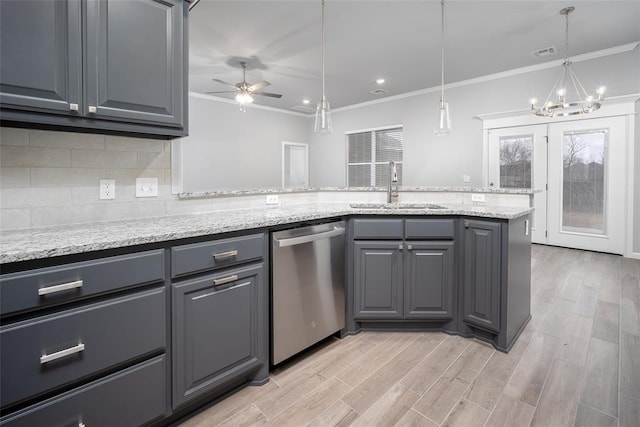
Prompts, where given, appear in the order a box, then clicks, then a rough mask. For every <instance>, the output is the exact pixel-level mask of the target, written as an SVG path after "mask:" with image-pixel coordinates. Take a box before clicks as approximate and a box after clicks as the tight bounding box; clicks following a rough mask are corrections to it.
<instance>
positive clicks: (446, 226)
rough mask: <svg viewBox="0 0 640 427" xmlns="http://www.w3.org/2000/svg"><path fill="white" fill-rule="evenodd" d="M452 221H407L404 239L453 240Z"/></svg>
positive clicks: (453, 228)
mask: <svg viewBox="0 0 640 427" xmlns="http://www.w3.org/2000/svg"><path fill="white" fill-rule="evenodd" d="M454 230H455V227H454V220H453V219H407V220H405V231H404V232H405V238H407V239H441V240H442V239H445V240H448V239H453V237H454Z"/></svg>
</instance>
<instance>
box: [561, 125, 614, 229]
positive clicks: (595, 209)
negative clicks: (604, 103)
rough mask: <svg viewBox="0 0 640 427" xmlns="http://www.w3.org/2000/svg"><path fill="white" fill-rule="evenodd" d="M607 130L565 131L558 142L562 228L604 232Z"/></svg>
mask: <svg viewBox="0 0 640 427" xmlns="http://www.w3.org/2000/svg"><path fill="white" fill-rule="evenodd" d="M606 141H607V131H606V130H597V131H589V132H568V133H565V134H564V136H563V141H562V144H563V146H562V153H563V156H562V160H563V173H562V176H563V178H562V229H563V230H564V231H577V232H583V233H591V234H604V233H605V208H604V201H605V194H604V189H605V185H604V179H605V172H606V171H605V164H606V158H605V155H606V149H605V147H606Z"/></svg>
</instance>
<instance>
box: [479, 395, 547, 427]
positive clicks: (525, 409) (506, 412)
mask: <svg viewBox="0 0 640 427" xmlns="http://www.w3.org/2000/svg"><path fill="white" fill-rule="evenodd" d="M535 410H536V408H535V407H534V406H531V405H529V404H528V403H524V402H522V401H521V400H518V399H514V398H513V397H511V396H508V395H506V394H502V395H501V396H500V399H499V400H498V403H497V404H496V408H495V409H494V410H493V412H492V413H491V417H490V418H489V420H488V421H487V426H491V427H512V426H528V425H529V424H530V423H531V419H532V418H533V413H534V411H535Z"/></svg>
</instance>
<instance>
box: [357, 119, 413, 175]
mask: <svg viewBox="0 0 640 427" xmlns="http://www.w3.org/2000/svg"><path fill="white" fill-rule="evenodd" d="M346 137H347V186H348V187H385V186H387V185H388V184H389V162H390V161H394V162H395V163H396V169H397V171H398V185H402V140H403V136H402V126H394V127H391V128H384V129H372V130H367V131H359V132H352V133H347V135H346Z"/></svg>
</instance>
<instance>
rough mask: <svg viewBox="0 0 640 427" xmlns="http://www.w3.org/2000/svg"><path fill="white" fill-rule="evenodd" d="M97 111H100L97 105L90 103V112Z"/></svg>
mask: <svg viewBox="0 0 640 427" xmlns="http://www.w3.org/2000/svg"><path fill="white" fill-rule="evenodd" d="M96 111H98V109H97V108H96V107H95V106H93V105H89V112H90V113H95V112H96Z"/></svg>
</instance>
